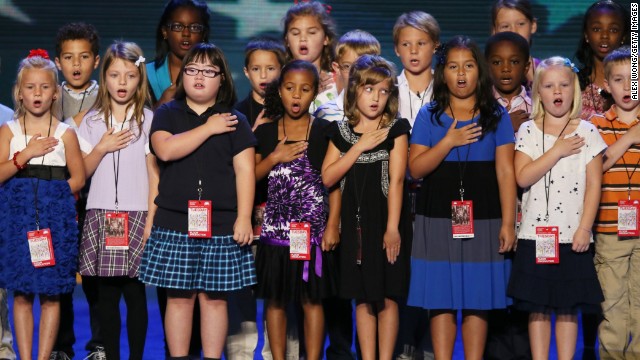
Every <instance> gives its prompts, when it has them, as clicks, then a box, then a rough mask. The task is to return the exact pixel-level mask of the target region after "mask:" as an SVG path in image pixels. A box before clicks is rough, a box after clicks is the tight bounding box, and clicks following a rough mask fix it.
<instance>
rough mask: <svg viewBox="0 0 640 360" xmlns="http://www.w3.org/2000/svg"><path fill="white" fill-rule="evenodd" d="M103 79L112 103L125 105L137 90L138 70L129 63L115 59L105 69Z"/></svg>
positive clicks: (138, 81)
mask: <svg viewBox="0 0 640 360" xmlns="http://www.w3.org/2000/svg"><path fill="white" fill-rule="evenodd" d="M140 66H144V65H143V64H141V65H140ZM105 79H106V83H107V91H108V92H109V96H110V97H111V101H112V103H114V102H115V103H116V104H118V105H126V104H128V103H129V101H131V99H132V98H133V95H135V93H136V91H137V89H138V84H140V70H139V69H138V67H137V66H136V65H135V64H134V63H132V62H131V61H126V60H122V59H115V60H114V61H113V62H112V63H111V65H109V67H108V68H107V71H106V72H105Z"/></svg>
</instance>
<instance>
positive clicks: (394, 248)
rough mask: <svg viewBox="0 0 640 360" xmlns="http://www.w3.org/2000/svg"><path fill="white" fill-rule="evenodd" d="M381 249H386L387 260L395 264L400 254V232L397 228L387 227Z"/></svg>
mask: <svg viewBox="0 0 640 360" xmlns="http://www.w3.org/2000/svg"><path fill="white" fill-rule="evenodd" d="M382 249H384V250H387V261H389V263H390V264H395V262H396V259H397V258H398V255H400V232H399V231H398V229H391V230H390V229H387V231H385V233H384V237H383V238H382Z"/></svg>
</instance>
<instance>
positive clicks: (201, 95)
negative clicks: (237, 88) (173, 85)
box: [182, 62, 224, 106]
mask: <svg viewBox="0 0 640 360" xmlns="http://www.w3.org/2000/svg"><path fill="white" fill-rule="evenodd" d="M189 68H191V69H197V70H213V71H215V72H216V73H218V75H216V76H215V77H207V76H204V72H202V71H199V72H198V73H197V74H196V75H187V74H186V73H183V74H182V84H183V86H184V91H185V93H186V94H187V98H188V99H189V100H191V101H193V102H194V103H196V104H199V105H206V106H211V105H213V104H215V102H216V98H217V97H218V91H220V86H221V85H222V77H223V76H224V74H221V73H220V67H219V66H216V65H213V64H211V63H208V62H207V63H203V62H190V63H188V64H187V65H185V70H186V69H189Z"/></svg>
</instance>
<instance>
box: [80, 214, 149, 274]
mask: <svg viewBox="0 0 640 360" xmlns="http://www.w3.org/2000/svg"><path fill="white" fill-rule="evenodd" d="M107 211H109V212H111V211H113V210H102V209H91V210H89V211H88V212H87V217H86V218H85V221H84V227H83V230H82V241H81V242H80V271H79V272H80V274H81V275H84V276H105V277H108V276H128V277H131V278H134V277H137V276H138V267H139V266H140V259H141V258H142V250H143V249H144V244H143V242H142V236H143V234H144V225H145V222H146V221H147V212H146V211H127V213H129V249H127V250H112V249H107V248H106V247H105V245H106V243H105V232H104V229H105V214H106V213H107Z"/></svg>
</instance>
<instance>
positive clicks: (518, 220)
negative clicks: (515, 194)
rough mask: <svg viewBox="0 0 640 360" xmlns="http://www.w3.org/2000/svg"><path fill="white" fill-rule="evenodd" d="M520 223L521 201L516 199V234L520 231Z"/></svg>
mask: <svg viewBox="0 0 640 360" xmlns="http://www.w3.org/2000/svg"><path fill="white" fill-rule="evenodd" d="M521 222H522V201H520V199H518V200H517V201H516V232H518V229H520V223H521Z"/></svg>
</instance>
